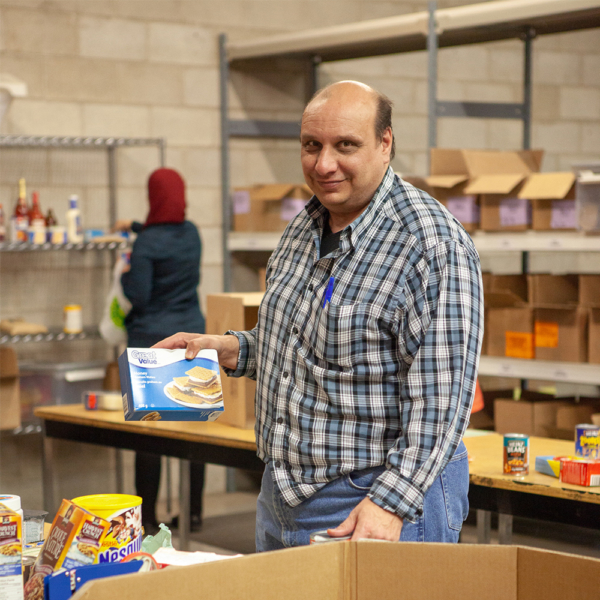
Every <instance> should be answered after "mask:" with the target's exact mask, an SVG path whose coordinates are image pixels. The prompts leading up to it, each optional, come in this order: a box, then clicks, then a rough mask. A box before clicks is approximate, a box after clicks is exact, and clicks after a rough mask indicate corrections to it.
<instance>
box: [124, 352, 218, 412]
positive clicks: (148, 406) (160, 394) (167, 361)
mask: <svg viewBox="0 0 600 600" xmlns="http://www.w3.org/2000/svg"><path fill="white" fill-rule="evenodd" d="M119 374H120V377H121V392H122V394H123V410H124V412H125V420H126V421H160V420H165V421H214V420H216V419H218V418H219V416H220V415H221V414H222V413H223V390H222V388H221V376H220V373H219V363H218V359H217V351H216V350H201V351H200V352H199V353H198V356H196V358H194V359H192V360H188V359H186V358H185V350H164V349H154V348H150V349H148V348H127V350H126V351H125V352H124V353H123V354H122V355H121V356H120V357H119Z"/></svg>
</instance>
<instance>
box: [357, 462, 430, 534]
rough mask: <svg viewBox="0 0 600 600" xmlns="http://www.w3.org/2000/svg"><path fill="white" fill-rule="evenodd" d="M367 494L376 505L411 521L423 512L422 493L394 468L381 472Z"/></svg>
mask: <svg viewBox="0 0 600 600" xmlns="http://www.w3.org/2000/svg"><path fill="white" fill-rule="evenodd" d="M367 496H368V497H369V498H370V499H371V500H372V501H373V502H374V503H375V504H377V506H379V507H381V508H383V509H385V510H387V511H389V512H392V513H394V514H395V515H398V516H399V517H401V518H402V519H406V520H407V521H409V522H411V523H414V522H415V521H416V519H417V518H418V517H419V516H420V515H421V514H423V499H424V495H423V493H422V492H421V490H419V489H418V488H416V487H415V486H414V485H412V484H411V483H410V482H409V481H408V480H406V479H404V478H403V477H402V476H401V475H399V474H398V473H397V472H396V471H395V470H394V469H387V470H386V471H385V472H384V473H382V474H381V475H380V476H379V477H378V478H377V479H376V480H375V483H374V484H373V486H372V487H371V490H370V491H369V493H368V494H367Z"/></svg>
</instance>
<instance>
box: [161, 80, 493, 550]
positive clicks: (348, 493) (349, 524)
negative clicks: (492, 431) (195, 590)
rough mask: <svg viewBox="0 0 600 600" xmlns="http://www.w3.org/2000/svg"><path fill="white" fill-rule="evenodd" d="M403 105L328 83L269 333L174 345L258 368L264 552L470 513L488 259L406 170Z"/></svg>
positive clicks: (454, 529)
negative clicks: (322, 534)
mask: <svg viewBox="0 0 600 600" xmlns="http://www.w3.org/2000/svg"><path fill="white" fill-rule="evenodd" d="M391 115H392V104H391V102H390V101H389V99H387V98H386V97H385V96H383V95H382V94H379V93H378V92H376V91H375V90H374V89H372V88H370V87H368V86H366V85H364V84H362V83H359V82H355V81H343V82H339V83H336V84H333V85H330V86H328V87H327V88H325V89H323V90H321V91H320V92H318V93H317V94H316V95H315V97H314V98H313V99H312V100H311V101H310V102H309V103H308V105H307V106H306V108H305V110H304V114H303V117H302V127H301V160H302V169H303V172H304V177H305V179H306V183H307V184H308V185H309V187H310V188H311V190H312V191H313V193H314V196H313V198H312V199H311V200H310V201H309V203H308V204H307V205H306V208H305V210H304V211H302V212H301V213H300V214H299V215H298V216H297V217H296V218H295V219H293V220H292V221H291V223H290V224H289V226H288V227H287V229H286V230H285V232H284V233H283V236H282V238H281V241H280V242H279V244H278V246H277V248H276V249H275V251H274V252H273V255H272V256H271V258H270V260H269V264H268V267H267V291H266V293H265V296H264V298H263V301H262V303H261V305H260V309H259V316H258V324H257V326H256V328H255V329H253V330H252V331H241V332H236V331H230V332H227V334H226V335H224V336H198V335H196V334H189V333H185V334H184V333H181V334H178V335H176V336H173V337H171V338H168V339H167V340H165V341H164V342H161V344H159V346H160V347H165V348H187V350H188V351H187V355H188V356H189V357H192V356H195V354H196V353H197V352H198V350H200V349H201V348H215V349H217V351H218V353H219V357H220V361H221V364H222V365H223V366H224V367H225V368H226V370H228V374H229V375H231V376H233V377H241V376H246V377H251V378H255V379H256V380H257V391H256V441H257V446H258V456H259V457H260V458H261V459H262V460H264V462H265V463H266V468H265V473H264V476H263V480H262V487H261V492H260V495H259V498H258V503H257V521H256V546H257V550H258V551H264V550H274V549H278V548H284V547H290V546H298V545H303V544H308V543H309V540H310V534H311V533H313V532H316V531H321V530H328V531H329V534H330V535H331V536H333V537H336V536H345V535H349V536H351V539H353V540H357V539H362V538H374V539H383V540H393V541H398V540H400V541H437V542H456V541H458V536H459V533H460V529H461V527H462V523H463V521H464V519H465V518H466V516H467V513H468V500H467V491H468V486H469V469H468V459H467V451H466V448H465V446H464V444H463V443H462V436H463V433H464V431H465V429H466V427H467V424H468V419H469V414H470V407H471V403H472V400H473V396H474V392H475V380H476V375H477V365H478V357H479V352H480V347H481V338H482V335H483V317H482V315H483V308H482V300H483V295H482V286H481V272H480V265H479V257H478V255H477V252H476V250H475V248H474V246H473V243H472V241H471V239H470V237H469V236H468V235H467V234H466V233H465V231H464V230H463V228H462V227H461V225H460V224H459V223H458V222H457V221H456V220H455V219H454V218H453V217H452V216H451V215H450V214H449V213H448V212H447V211H446V210H445V209H444V208H443V207H442V206H441V205H440V204H439V203H438V202H437V201H436V200H434V199H432V198H431V197H430V196H428V195H427V194H425V193H424V192H422V191H421V190H418V189H416V188H415V187H413V186H411V185H409V184H408V183H406V182H404V181H402V180H401V179H400V178H399V177H398V176H396V175H395V174H394V172H393V170H392V168H391V167H390V160H391V159H392V158H393V156H394V136H393V133H392V122H391Z"/></svg>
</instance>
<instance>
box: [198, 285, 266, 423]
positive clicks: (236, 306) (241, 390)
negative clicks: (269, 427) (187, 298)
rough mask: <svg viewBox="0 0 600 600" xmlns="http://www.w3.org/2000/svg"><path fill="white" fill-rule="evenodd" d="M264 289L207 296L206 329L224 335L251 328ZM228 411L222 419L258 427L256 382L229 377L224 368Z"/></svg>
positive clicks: (224, 394) (223, 421)
mask: <svg viewBox="0 0 600 600" xmlns="http://www.w3.org/2000/svg"><path fill="white" fill-rule="evenodd" d="M262 297H263V293H262V292H250V293H245V294H244V293H230V294H211V295H209V296H207V298H206V309H207V310H206V333H210V334H214V335H222V334H224V333H225V332H226V331H228V330H230V329H231V330H234V331H248V330H250V329H253V328H254V326H255V325H256V322H257V321H258V307H259V305H260V302H261V300H262ZM221 383H222V386H223V402H224V406H225V412H224V413H223V416H222V417H221V418H220V422H221V423H225V424H227V425H233V426H234V427H241V428H243V429H251V428H253V427H254V396H255V394H256V382H254V381H252V380H251V379H248V378H247V377H239V378H236V377H227V375H225V372H223V371H222V372H221Z"/></svg>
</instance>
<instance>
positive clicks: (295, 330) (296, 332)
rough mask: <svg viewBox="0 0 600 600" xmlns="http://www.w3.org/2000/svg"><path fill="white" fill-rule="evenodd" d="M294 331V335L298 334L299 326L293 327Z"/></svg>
mask: <svg viewBox="0 0 600 600" xmlns="http://www.w3.org/2000/svg"><path fill="white" fill-rule="evenodd" d="M292 333H293V334H294V335H298V328H297V327H294V328H293V329H292Z"/></svg>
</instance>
